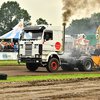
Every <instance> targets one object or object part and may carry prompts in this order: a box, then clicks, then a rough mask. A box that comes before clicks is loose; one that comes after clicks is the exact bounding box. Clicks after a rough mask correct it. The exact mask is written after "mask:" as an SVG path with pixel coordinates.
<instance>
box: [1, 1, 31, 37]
mask: <svg viewBox="0 0 100 100" xmlns="http://www.w3.org/2000/svg"><path fill="white" fill-rule="evenodd" d="M22 18H24V26H27V25H31V22H30V19H31V16H30V15H29V14H28V12H27V11H26V10H24V9H21V7H20V6H19V4H18V3H17V2H16V1H8V2H7V3H5V2H4V3H3V4H2V6H1V8H0V35H3V34H5V33H6V32H8V31H10V30H11V29H12V28H13V27H14V26H15V25H16V24H17V23H18V22H19V21H20V20H21V19H22Z"/></svg>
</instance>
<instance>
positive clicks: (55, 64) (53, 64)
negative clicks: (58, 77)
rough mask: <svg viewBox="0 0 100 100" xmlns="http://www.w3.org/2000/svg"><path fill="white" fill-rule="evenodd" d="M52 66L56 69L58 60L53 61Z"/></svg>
mask: <svg viewBox="0 0 100 100" xmlns="http://www.w3.org/2000/svg"><path fill="white" fill-rule="evenodd" d="M51 68H52V69H53V70H55V69H57V62H55V61H54V62H52V63H51Z"/></svg>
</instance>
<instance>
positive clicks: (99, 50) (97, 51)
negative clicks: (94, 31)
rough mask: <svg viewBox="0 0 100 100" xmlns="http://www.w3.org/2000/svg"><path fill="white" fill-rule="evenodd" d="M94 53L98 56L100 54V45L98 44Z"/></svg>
mask: <svg viewBox="0 0 100 100" xmlns="http://www.w3.org/2000/svg"><path fill="white" fill-rule="evenodd" d="M94 54H96V55H97V56H100V47H99V46H97V48H96V49H95V51H94Z"/></svg>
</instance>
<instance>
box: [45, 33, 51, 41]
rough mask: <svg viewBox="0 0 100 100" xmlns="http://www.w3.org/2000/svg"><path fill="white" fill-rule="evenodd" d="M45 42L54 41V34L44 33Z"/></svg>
mask: <svg viewBox="0 0 100 100" xmlns="http://www.w3.org/2000/svg"><path fill="white" fill-rule="evenodd" d="M44 40H45V41H49V40H53V33H51V32H45V33H44Z"/></svg>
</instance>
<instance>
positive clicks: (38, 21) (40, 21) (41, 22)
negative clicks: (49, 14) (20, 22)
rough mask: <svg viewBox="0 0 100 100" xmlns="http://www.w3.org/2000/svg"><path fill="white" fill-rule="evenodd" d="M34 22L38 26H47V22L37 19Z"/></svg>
mask: <svg viewBox="0 0 100 100" xmlns="http://www.w3.org/2000/svg"><path fill="white" fill-rule="evenodd" d="M36 22H37V25H40V24H45V25H48V23H47V21H46V20H45V19H42V18H39V19H37V20H36Z"/></svg>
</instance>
